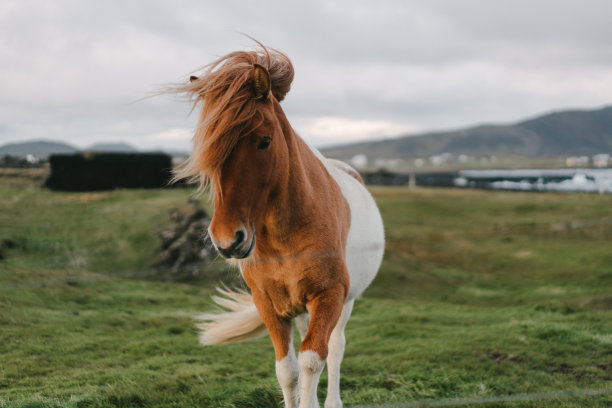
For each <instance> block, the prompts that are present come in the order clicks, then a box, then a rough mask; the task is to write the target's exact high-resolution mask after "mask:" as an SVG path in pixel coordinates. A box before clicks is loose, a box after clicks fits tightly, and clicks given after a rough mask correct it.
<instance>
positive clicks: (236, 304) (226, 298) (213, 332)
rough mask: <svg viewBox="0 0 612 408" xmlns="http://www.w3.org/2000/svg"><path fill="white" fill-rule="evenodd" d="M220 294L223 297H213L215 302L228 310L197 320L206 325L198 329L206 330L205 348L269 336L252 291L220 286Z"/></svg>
mask: <svg viewBox="0 0 612 408" xmlns="http://www.w3.org/2000/svg"><path fill="white" fill-rule="evenodd" d="M217 291H218V292H219V293H220V294H221V295H222V296H213V297H212V299H213V301H214V302H215V303H216V304H218V305H219V306H221V307H222V308H224V309H227V310H228V311H222V312H219V313H205V314H203V315H201V316H198V317H197V318H196V319H197V320H200V321H202V322H203V323H202V324H199V325H198V326H197V327H198V328H200V329H202V332H201V333H200V343H202V344H203V345H205V346H211V345H213V344H221V343H236V342H240V341H245V340H250V339H254V338H257V337H262V336H265V335H266V334H267V333H268V331H267V330H266V326H264V323H263V320H261V317H260V316H259V313H257V309H256V308H255V305H254V304H253V298H252V297H251V295H250V294H249V293H248V292H246V291H234V290H231V289H229V288H227V287H223V288H219V287H218V288H217Z"/></svg>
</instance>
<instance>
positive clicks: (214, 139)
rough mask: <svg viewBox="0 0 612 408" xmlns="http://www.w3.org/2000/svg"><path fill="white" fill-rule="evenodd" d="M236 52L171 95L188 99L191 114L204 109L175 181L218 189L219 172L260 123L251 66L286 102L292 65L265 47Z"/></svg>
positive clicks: (272, 91) (210, 66) (176, 171)
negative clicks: (264, 74)
mask: <svg viewBox="0 0 612 408" xmlns="http://www.w3.org/2000/svg"><path fill="white" fill-rule="evenodd" d="M259 45H260V46H261V50H257V51H237V52H232V53H230V54H227V55H225V56H224V57H221V58H219V59H218V60H217V61H214V62H212V63H211V64H209V65H207V66H206V67H204V72H203V74H202V75H201V76H199V77H197V78H195V79H194V77H192V80H191V81H190V82H188V83H186V84H181V85H178V86H176V87H175V88H174V89H173V91H174V92H177V93H182V94H186V95H187V96H189V97H190V98H191V99H192V100H193V101H194V104H193V109H195V108H196V107H197V106H198V105H199V104H200V102H201V103H202V104H203V106H202V110H201V112H200V117H199V120H198V125H197V127H196V130H195V134H194V136H193V152H192V153H191V155H190V157H189V158H188V159H187V160H186V161H184V162H183V163H182V164H181V165H179V166H178V168H177V169H176V170H175V172H174V178H173V180H174V181H176V180H180V179H188V180H190V181H192V182H199V183H200V188H201V189H204V188H205V187H206V186H207V185H209V184H210V186H211V187H212V188H215V189H219V188H220V174H221V167H222V165H223V163H224V162H225V160H226V159H227V158H228V156H229V155H230V154H231V153H232V150H233V149H234V147H235V146H236V144H237V143H238V141H239V140H240V138H242V137H244V136H246V135H248V134H250V133H251V132H252V131H254V130H255V129H257V128H258V127H259V126H261V124H262V123H263V121H264V116H263V114H262V113H261V111H260V109H261V106H263V104H264V103H269V100H270V99H271V98H272V96H270V97H269V98H268V100H266V101H265V102H262V101H260V100H255V99H254V97H253V83H252V79H251V78H252V72H253V68H254V66H255V64H258V65H260V66H263V67H264V68H266V69H267V70H268V74H269V76H270V82H271V93H272V95H273V97H274V98H276V99H277V100H278V101H282V100H283V99H284V98H285V95H286V94H287V92H289V89H290V88H291V82H292V81H293V65H292V64H291V61H290V60H289V58H288V57H287V56H286V55H285V54H283V53H282V52H280V51H277V50H274V49H269V48H266V47H265V46H263V45H261V44H259Z"/></svg>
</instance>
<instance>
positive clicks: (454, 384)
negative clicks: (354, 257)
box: [0, 181, 612, 408]
mask: <svg viewBox="0 0 612 408" xmlns="http://www.w3.org/2000/svg"><path fill="white" fill-rule="evenodd" d="M372 191H373V193H374V195H375V197H376V199H377V201H378V203H379V205H380V208H381V211H382V214H383V218H384V220H385V224H386V230H387V252H386V255H385V260H384V262H383V266H382V269H381V271H380V273H379V276H378V277H377V279H376V280H375V282H374V284H373V286H372V287H371V288H370V289H369V290H368V291H367V292H366V294H365V296H364V298H363V299H361V300H360V301H358V302H357V304H356V307H355V311H354V314H353V317H352V319H351V321H350V322H349V324H348V327H347V343H348V344H347V352H346V358H345V361H344V363H343V370H342V372H343V375H342V381H341V388H342V397H343V401H344V403H345V405H347V406H355V405H375V404H400V403H414V402H415V401H418V402H423V401H439V400H447V399H453V398H474V401H473V402H472V403H466V404H464V405H466V406H476V405H478V406H512V407H541V406H544V407H604V406H612V395H611V394H609V393H608V394H607V395H599V396H583V397H569V396H567V395H564V394H563V392H567V391H585V390H590V391H593V390H594V391H596V392H597V391H601V390H612V195H606V196H599V195H583V194H535V193H512V192H484V191H470V190H442V189H414V190H409V189H405V188H373V189H372ZM191 193H192V192H191V191H189V190H180V189H177V190H165V191H151V190H147V191H145V190H125V191H112V192H100V193H58V192H50V191H48V190H44V189H41V188H38V187H36V186H35V185H32V183H30V184H29V185H28V184H27V183H26V185H19V186H18V185H15V183H14V182H11V183H4V184H3V183H2V182H1V181H0V242H1V240H3V239H10V240H11V241H12V242H13V243H14V244H15V245H14V248H7V245H6V243H5V245H4V247H3V248H2V249H1V253H2V255H3V257H4V259H3V260H0V407H11V408H12V407H20V408H25V407H32V408H34V407H79V408H81V407H280V406H282V404H281V394H280V391H279V389H278V387H277V385H276V378H275V375H274V355H273V351H272V346H271V344H270V341H269V339H267V338H264V339H260V340H257V341H254V342H249V343H243V344H236V345H226V346H217V347H202V346H199V345H198V344H197V333H196V330H195V329H194V328H193V324H194V322H193V316H194V315H196V314H198V313H201V312H203V311H205V310H207V309H209V308H210V307H211V302H210V300H209V295H210V294H211V292H212V290H211V288H212V286H213V285H214V283H213V282H210V281H207V280H201V281H198V282H192V283H189V284H186V283H161V282H156V281H154V280H152V279H151V276H152V273H151V270H150V267H149V265H150V263H151V260H152V257H153V251H154V249H155V248H156V247H157V246H158V242H157V239H156V237H155V234H156V233H157V232H158V231H160V229H161V228H163V227H164V225H165V223H167V222H168V210H169V208H171V207H173V206H177V205H180V204H182V203H184V202H185V201H186V200H187V198H188V197H189V196H190V194H191ZM233 273H234V274H235V273H236V272H233ZM325 380H326V375H325V374H324V375H323V378H322V381H321V386H320V397H321V400H322V396H323V395H324V394H325V390H326V383H325ZM557 392H561V393H557ZM523 394H529V395H534V398H535V400H533V401H516V402H507V403H503V402H489V403H487V404H485V403H483V404H477V403H478V401H480V402H484V401H486V398H494V397H497V396H509V395H523ZM398 406H401V405H398Z"/></svg>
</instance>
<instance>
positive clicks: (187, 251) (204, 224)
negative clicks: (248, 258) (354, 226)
mask: <svg viewBox="0 0 612 408" xmlns="http://www.w3.org/2000/svg"><path fill="white" fill-rule="evenodd" d="M209 224H210V218H209V217H208V215H207V214H206V211H204V209H203V208H202V206H201V205H200V203H199V202H198V201H196V200H189V201H188V202H187V204H185V205H183V206H181V207H179V208H173V209H171V210H170V226H169V227H168V228H167V229H165V230H164V231H161V232H160V233H159V234H158V237H159V239H160V247H159V249H158V250H157V252H158V255H157V257H156V261H155V262H154V263H153V267H154V268H155V269H156V270H157V272H158V273H159V277H160V279H162V280H170V281H187V280H193V279H195V278H201V277H210V278H218V277H219V276H220V275H221V274H223V272H225V265H223V266H220V265H219V264H217V263H215V262H214V261H215V259H216V258H217V253H216V251H215V249H214V248H213V247H212V244H211V243H210V239H208V238H207V231H208V225H209Z"/></svg>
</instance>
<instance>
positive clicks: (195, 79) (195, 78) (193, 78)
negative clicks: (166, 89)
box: [189, 75, 199, 82]
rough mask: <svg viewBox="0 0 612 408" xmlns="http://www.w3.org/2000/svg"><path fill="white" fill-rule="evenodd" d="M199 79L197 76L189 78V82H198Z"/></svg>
mask: <svg viewBox="0 0 612 408" xmlns="http://www.w3.org/2000/svg"><path fill="white" fill-rule="evenodd" d="M198 79H199V78H198V77H197V76H195V75H192V76H190V77H189V82H193V81H197V80H198Z"/></svg>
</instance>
